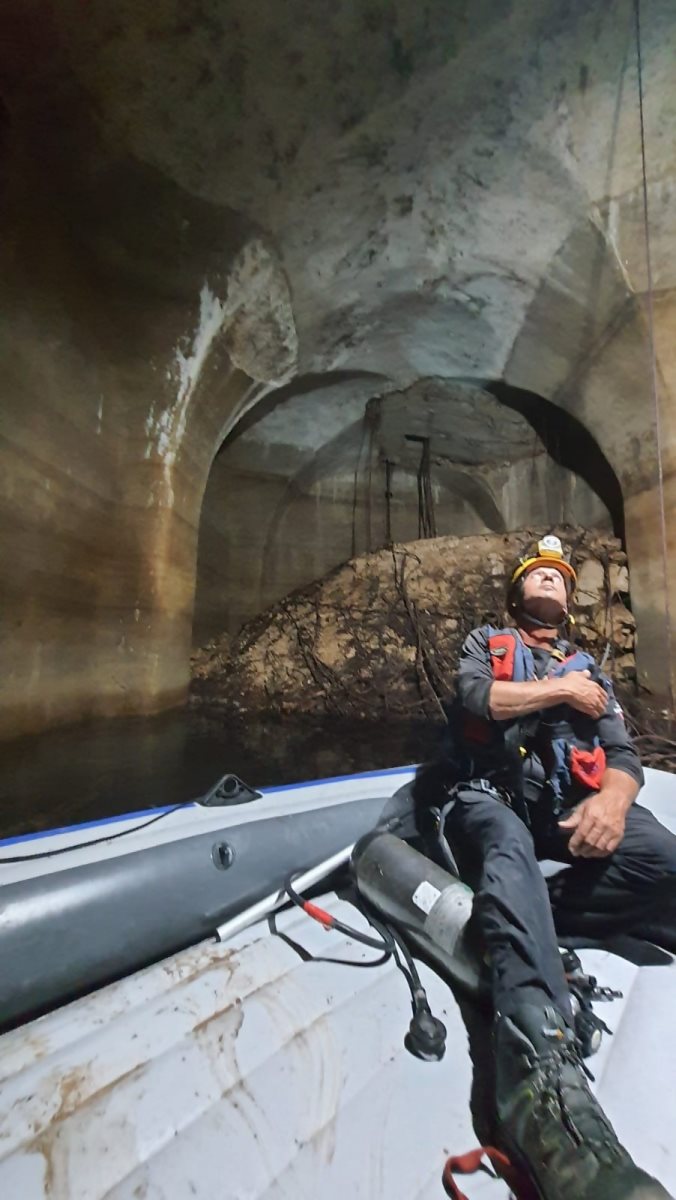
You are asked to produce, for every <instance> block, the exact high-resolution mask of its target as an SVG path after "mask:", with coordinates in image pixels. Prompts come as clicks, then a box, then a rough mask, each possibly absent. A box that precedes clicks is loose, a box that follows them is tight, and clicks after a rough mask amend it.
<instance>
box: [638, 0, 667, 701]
mask: <svg viewBox="0 0 676 1200" xmlns="http://www.w3.org/2000/svg"><path fill="white" fill-rule="evenodd" d="M634 18H635V23H636V61H637V66H638V107H639V117H640V125H641V170H642V176H643V233H644V239H645V260H646V271H647V276H648V335H649V342H650V365H651V377H652V395H653V406H654V409H655V442H656V449H657V479H658V486H659V496H660V526H661V535H662V570H663V574H664V612H665V617H666V624H667V660H668V672H669V700H670V705H671V709H672V711H673V708H674V692H673V684H672V676H671V671H672V661H673V659H672V636H671V608H670V605H669V580H668V576H667V518H666V512H665V505H664V470H663V467H662V422H661V416H660V398H659V387H658V382H657V355H656V352H655V319H654V310H653V274H652V262H651V258H650V219H649V213H648V178H647V169H646V154H645V121H644V116H643V57H642V54H641V0H634Z"/></svg>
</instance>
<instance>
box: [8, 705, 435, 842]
mask: <svg viewBox="0 0 676 1200" xmlns="http://www.w3.org/2000/svg"><path fill="white" fill-rule="evenodd" d="M438 736H439V734H438V730H437V729H436V728H435V727H434V726H433V725H431V724H424V723H418V724H403V725H400V724H395V723H391V724H388V723H386V722H377V723H376V722H338V721H336V720H328V719H323V720H317V721H313V720H310V719H302V720H300V719H298V718H288V717H287V718H284V719H283V720H282V719H260V718H259V719H256V720H253V719H252V720H251V721H250V722H249V723H248V724H244V723H239V722H232V721H230V722H224V721H223V720H222V719H211V718H208V717H205V716H203V715H201V714H199V713H197V712H195V711H194V710H192V709H189V708H188V709H182V710H177V711H174V712H171V713H164V714H162V715H160V716H156V717H143V718H128V719H118V720H106V721H92V722H89V723H87V724H79V725H76V726H69V727H67V728H61V729H57V730H53V731H51V732H50V733H47V734H43V735H41V736H40V737H27V738H21V739H19V740H17V741H15V742H12V743H6V744H5V745H4V746H3V747H2V752H1V754H0V762H1V769H0V837H11V836H14V835H16V834H20V833H27V832H33V831H36V830H40V829H49V828H53V827H58V826H61V825H72V824H76V823H79V822H82V821H92V820H97V819H98V818H101V817H106V816H112V815H114V814H118V813H125V812H136V811H139V810H142V809H147V808H155V807H161V806H163V805H169V804H178V803H181V802H183V801H187V800H191V799H193V798H195V797H197V796H199V795H201V794H202V793H204V792H205V791H206V790H207V789H208V788H209V787H210V786H211V785H212V784H214V783H215V782H216V780H217V779H218V778H219V777H220V776H221V775H224V774H226V772H233V773H234V774H236V775H239V776H240V778H242V779H244V780H245V781H246V782H247V783H250V784H251V785H252V786H254V787H272V786H274V785H278V784H288V783H298V782H300V781H302V780H308V779H323V778H328V777H331V776H335V775H347V774H353V773H355V772H359V771H371V770H378V769H383V768H388V767H395V766H403V765H405V764H408V763H412V762H416V761H420V760H421V759H423V758H425V757H427V755H428V754H429V753H430V752H431V750H432V748H433V746H434V745H435V744H436V740H437V738H438Z"/></svg>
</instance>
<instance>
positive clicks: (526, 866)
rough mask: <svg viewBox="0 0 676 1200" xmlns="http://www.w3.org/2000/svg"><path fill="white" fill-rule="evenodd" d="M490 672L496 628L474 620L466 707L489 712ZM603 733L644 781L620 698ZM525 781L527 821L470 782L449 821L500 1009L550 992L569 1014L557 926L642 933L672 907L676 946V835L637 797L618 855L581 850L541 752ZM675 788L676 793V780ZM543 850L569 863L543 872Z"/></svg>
mask: <svg viewBox="0 0 676 1200" xmlns="http://www.w3.org/2000/svg"><path fill="white" fill-rule="evenodd" d="M534 658H535V662H536V670H537V673H538V675H539V676H543V675H544V674H545V672H546V670H547V666H548V663H549V661H550V656H549V653H548V652H547V651H540V650H536V651H535V652H534ZM492 683H493V672H492V669H491V664H490V657H489V653H488V642H487V636H486V634H485V633H484V631H483V630H475V631H474V632H473V633H471V634H470V635H469V637H468V638H467V640H466V642H465V645H464V647H463V651H462V656H461V660H460V666H459V673H458V696H459V700H460V702H461V703H462V705H463V707H464V708H466V709H467V710H468V711H469V712H471V713H473V714H474V715H475V716H479V717H483V718H488V719H489V720H490V713H489V707H488V696H489V692H490V687H491V684H492ZM597 732H598V736H599V739H600V741H601V745H602V746H603V748H604V750H605V753H606V761H607V765H608V766H610V767H613V768H616V769H617V770H620V771H624V772H625V773H626V774H627V775H630V776H631V777H632V779H635V780H636V782H637V783H638V784H639V786H640V785H641V784H642V783H643V771H642V769H641V764H640V761H639V758H638V754H637V753H636V750H635V748H634V746H633V745H632V742H631V739H630V737H629V735H628V733H627V731H626V728H625V725H624V720H623V718H622V715H621V709H620V707H619V705H618V704H617V701H616V700H615V699H614V698H612V699H609V702H608V708H607V710H606V713H605V714H604V715H603V716H602V717H601V718H600V719H599V721H598V722H597ZM524 790H525V793H526V798H527V802H528V803H527V807H528V813H529V817H530V827H528V826H527V825H526V824H525V823H524V821H523V820H522V819H521V818H520V817H519V816H518V815H517V814H516V812H515V811H514V810H513V809H512V808H510V807H509V805H508V804H506V803H501V802H500V800H498V799H496V797H495V795H494V794H491V793H490V792H482V791H478V790H474V789H472V788H462V787H461V788H460V789H458V791H457V792H456V799H455V803H454V805H453V808H452V810H451V812H450V814H449V816H448V818H447V821H446V825H445V832H446V837H447V838H448V841H449V843H450V845H451V847H452V850H453V853H454V855H455V857H456V860H457V862H458V866H459V868H460V872H461V874H462V876H463V878H464V879H465V880H466V882H467V883H468V884H469V885H470V886H471V887H472V888H473V889H474V891H475V909H474V911H475V916H474V919H475V921H476V922H477V924H478V926H479V929H480V932H481V935H482V937H483V940H484V942H485V944H486V948H487V950H488V952H489V957H490V963H491V971H492V979H493V996H494V1002H495V1007H496V1010H497V1011H499V1012H503V1013H504V1012H509V1011H511V1010H512V1009H513V1008H514V1007H516V1006H518V1005H519V1004H521V1003H522V1002H524V1001H525V1002H529V1001H530V1002H534V1003H542V1001H543V999H544V998H545V997H546V999H547V1000H549V1001H553V1002H554V1004H555V1005H556V1006H557V1008H558V1009H559V1010H560V1011H562V1012H563V1013H564V1014H565V1015H568V1014H569V1000H568V990H567V987H566V984H565V980H564V976H563V970H562V967H561V961H560V955H559V951H558V945H557V934H558V935H559V936H560V937H583V938H584V937H591V938H603V937H607V936H609V935H611V934H613V933H618V932H630V931H635V932H637V933H640V932H641V928H642V925H643V924H645V923H646V922H649V921H650V920H651V919H653V918H655V917H656V918H664V915H665V913H667V914H668V920H669V921H671V919H672V915H673V917H674V918H675V923H674V927H673V929H672V933H671V937H672V945H671V946H668V947H667V948H669V949H673V950H674V951H676V836H674V835H673V834H672V833H670V832H669V831H668V830H667V829H665V828H664V826H663V825H661V824H660V823H659V821H657V820H656V818H655V817H654V816H653V815H652V814H651V813H650V812H648V810H647V809H645V808H643V807H642V806H641V805H639V804H633V805H632V807H631V808H630V810H629V812H628V814H627V821H626V829H625V834H624V837H623V840H622V842H621V843H620V845H619V846H618V848H617V850H616V851H615V852H614V853H613V854H611V855H609V856H608V857H606V858H596V859H593V858H580V857H573V856H572V855H571V854H570V853H569V851H568V848H567V846H568V840H569V837H570V833H569V832H568V831H563V830H561V829H559V828H558V823H557V818H556V817H555V815H554V813H553V810H552V803H551V798H550V796H549V793H548V789H547V786H546V781H545V776H544V771H543V768H542V764H541V762H540V760H539V758H538V756H537V754H536V753H531V754H530V755H529V757H528V759H527V760H526V762H525V789H524ZM674 793H675V802H676V781H675V784H674ZM558 819H560V818H558ZM543 859H549V860H553V861H555V862H560V863H565V864H567V869H565V870H562V871H559V872H557V873H556V874H554V875H553V876H550V877H549V878H548V879H547V880H545V878H544V877H543V874H542V871H541V869H540V867H539V866H538V860H543ZM667 940H668V939H667ZM661 944H663V945H665V944H666V942H665V939H662V941H661Z"/></svg>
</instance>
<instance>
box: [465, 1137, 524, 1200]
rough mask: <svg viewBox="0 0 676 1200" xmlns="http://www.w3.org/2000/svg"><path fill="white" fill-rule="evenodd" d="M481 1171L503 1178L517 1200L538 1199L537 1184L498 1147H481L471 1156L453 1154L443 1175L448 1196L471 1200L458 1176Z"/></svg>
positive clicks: (469, 1153) (469, 1152)
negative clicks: (486, 1161)
mask: <svg viewBox="0 0 676 1200" xmlns="http://www.w3.org/2000/svg"><path fill="white" fill-rule="evenodd" d="M484 1157H486V1158H487V1159H488V1162H489V1163H490V1164H491V1167H492V1168H493V1171H491V1170H490V1167H488V1165H487V1164H486V1163H485V1162H484V1161H483V1159H484ZM477 1171H485V1172H486V1174H488V1175H493V1174H494V1173H495V1174H496V1175H499V1176H500V1178H501V1179H504V1181H505V1183H506V1184H507V1185H508V1186H509V1187H510V1188H511V1189H512V1195H513V1197H514V1200H538V1193H537V1191H536V1189H535V1185H534V1184H532V1183H531V1181H530V1179H528V1177H527V1176H526V1175H524V1174H522V1172H521V1171H519V1170H517V1168H516V1167H514V1166H512V1163H511V1162H510V1161H509V1159H508V1158H507V1155H506V1154H503V1153H502V1151H501V1150H496V1148H495V1146H478V1147H477V1149H476V1150H470V1151H468V1153H467V1154H453V1155H451V1157H450V1158H449V1159H447V1161H446V1165H445V1167H444V1170H443V1174H442V1176H441V1182H442V1183H443V1185H444V1190H445V1192H446V1195H447V1196H450V1197H451V1200H467V1196H466V1195H465V1193H464V1192H462V1191H461V1190H460V1188H459V1186H458V1184H457V1183H456V1181H455V1179H454V1174H455V1175H475V1174H476V1172H477Z"/></svg>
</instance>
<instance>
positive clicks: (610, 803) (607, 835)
mask: <svg viewBox="0 0 676 1200" xmlns="http://www.w3.org/2000/svg"><path fill="white" fill-rule="evenodd" d="M630 807H631V805H630V803H629V802H628V801H627V798H626V797H625V796H618V795H617V793H613V792H604V791H603V789H601V791H600V792H595V793H594V794H593V795H592V796H588V797H587V799H586V800H583V801H582V803H581V804H578V806H577V808H576V809H575V811H574V812H572V813H571V814H570V816H569V817H567V818H566V820H565V821H559V829H563V830H569V829H570V830H572V834H571V837H570V841H569V842H568V849H569V850H570V853H571V854H573V855H574V856H575V857H576V858H577V857H578V856H579V857H580V858H606V857H607V856H608V855H609V854H612V853H613V852H614V851H615V850H617V847H618V846H619V844H620V842H621V841H622V838H623V837H624V826H625V822H626V817H627V811H628V810H629V808H630Z"/></svg>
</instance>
